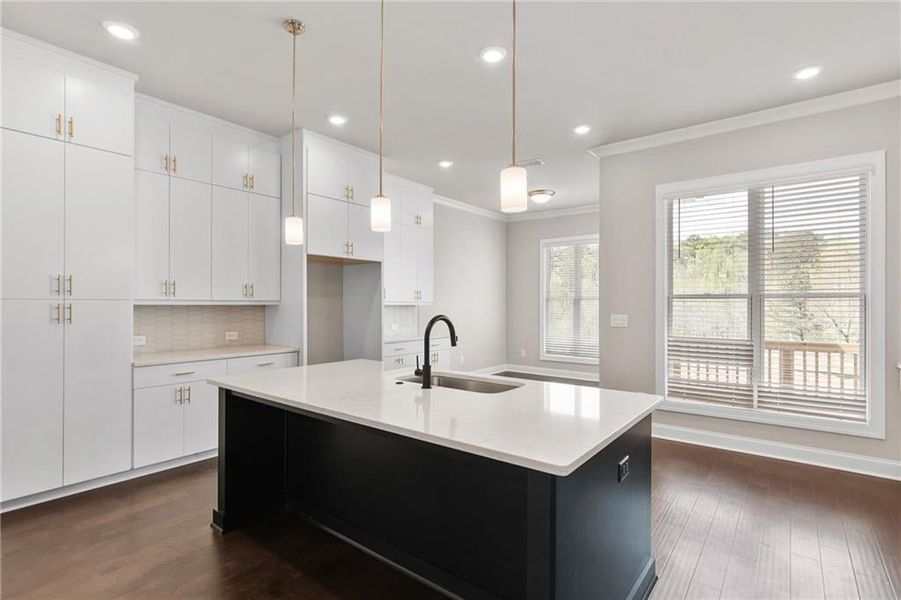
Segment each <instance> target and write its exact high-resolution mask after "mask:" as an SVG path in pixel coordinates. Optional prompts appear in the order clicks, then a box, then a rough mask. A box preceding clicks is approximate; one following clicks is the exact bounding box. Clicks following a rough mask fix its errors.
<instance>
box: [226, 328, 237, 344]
mask: <svg viewBox="0 0 901 600" xmlns="http://www.w3.org/2000/svg"><path fill="white" fill-rule="evenodd" d="M237 339H238V332H237V331H226V332H225V341H226V342H234V341H235V340H237Z"/></svg>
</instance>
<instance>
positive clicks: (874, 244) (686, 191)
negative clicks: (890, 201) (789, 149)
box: [655, 150, 886, 439]
mask: <svg viewBox="0 0 901 600" xmlns="http://www.w3.org/2000/svg"><path fill="white" fill-rule="evenodd" d="M860 170H867V171H868V172H869V174H870V181H869V186H868V187H869V190H870V199H869V204H868V214H867V223H869V224H870V225H871V226H870V227H868V228H867V238H868V239H867V300H868V306H867V307H866V311H867V315H868V317H869V318H868V319H867V332H866V340H867V354H866V356H867V390H868V394H867V404H868V412H869V415H868V416H869V420H868V422H867V423H851V422H843V421H837V420H830V419H823V418H818V417H810V416H790V415H787V414H778V413H769V412H765V411H749V410H747V409H737V408H731V407H725V406H711V405H708V404H704V403H701V402H685V401H680V400H665V401H664V403H663V405H662V406H661V409H662V410H671V411H675V412H684V413H690V414H697V415H704V416H710V417H718V418H724V419H736V420H740V421H752V422H757V423H765V424H769V425H781V426H786V427H796V428H799V429H812V430H815V431H826V432H830V433H840V434H844V435H855V436H861V437H871V438H877V439H885V366H886V357H885V151H884V150H879V151H875V152H864V153H861V154H852V155H849V156H841V157H836V158H829V159H824V160H817V161H811V162H806V163H798V164H794V165H786V166H781V167H773V168H768V169H760V170H756V171H745V172H742V173H732V174H728V175H720V176H716V177H709V178H705V179H693V180H688V181H682V182H676V183H667V184H661V185H658V186H657V189H656V203H657V206H656V217H657V218H656V232H655V234H656V280H657V282H656V318H657V327H656V343H655V351H656V361H655V362H656V390H657V393H658V394H660V395H661V396H664V398H666V306H667V296H668V291H669V290H668V288H667V285H668V282H667V275H666V266H667V249H666V201H667V200H669V199H671V198H674V197H677V196H683V197H684V196H693V195H702V194H712V193H717V192H719V191H725V190H728V189H734V188H735V187H737V186H742V187H754V186H755V185H761V184H772V183H783V182H788V181H792V180H795V179H798V178H804V177H810V176H812V175H818V174H833V173H837V172H842V171H860ZM876 224H879V225H880V226H874V225H876Z"/></svg>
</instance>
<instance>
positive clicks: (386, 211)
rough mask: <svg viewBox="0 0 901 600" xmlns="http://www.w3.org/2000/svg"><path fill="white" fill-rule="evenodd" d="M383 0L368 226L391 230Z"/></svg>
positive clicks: (383, 6) (383, 5)
mask: <svg viewBox="0 0 901 600" xmlns="http://www.w3.org/2000/svg"><path fill="white" fill-rule="evenodd" d="M384 97H385V0H382V2H381V15H380V24H379V193H378V195H376V196H374V197H373V198H372V200H370V202H369V226H370V228H371V229H372V230H373V231H377V232H383V233H384V232H388V231H391V198H389V197H388V196H386V195H385V192H384V190H383V189H382V179H383V178H384V173H385V170H384V169H383V167H382V162H383V161H384V154H385V150H384V146H385V123H384V105H385V100H384Z"/></svg>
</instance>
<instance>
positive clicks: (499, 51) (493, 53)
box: [479, 46, 507, 63]
mask: <svg viewBox="0 0 901 600" xmlns="http://www.w3.org/2000/svg"><path fill="white" fill-rule="evenodd" d="M506 57H507V50H506V49H504V48H501V47H500V46H487V47H485V48H482V49H481V50H479V58H481V59H482V60H484V61H485V62H486V63H497V62H501V61H502V60H504V59H505V58H506Z"/></svg>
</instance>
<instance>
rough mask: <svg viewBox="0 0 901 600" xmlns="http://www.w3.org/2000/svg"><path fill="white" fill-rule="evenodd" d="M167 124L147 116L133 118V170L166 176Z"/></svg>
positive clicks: (167, 172) (167, 152) (167, 151)
mask: <svg viewBox="0 0 901 600" xmlns="http://www.w3.org/2000/svg"><path fill="white" fill-rule="evenodd" d="M168 154H169V122H168V121H164V120H162V119H157V118H155V117H150V116H147V115H141V114H139V115H136V116H135V168H136V169H142V170H144V171H150V172H152V173H162V174H163V175H168V174H169V171H167V170H166V165H167V163H166V155H168Z"/></svg>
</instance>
